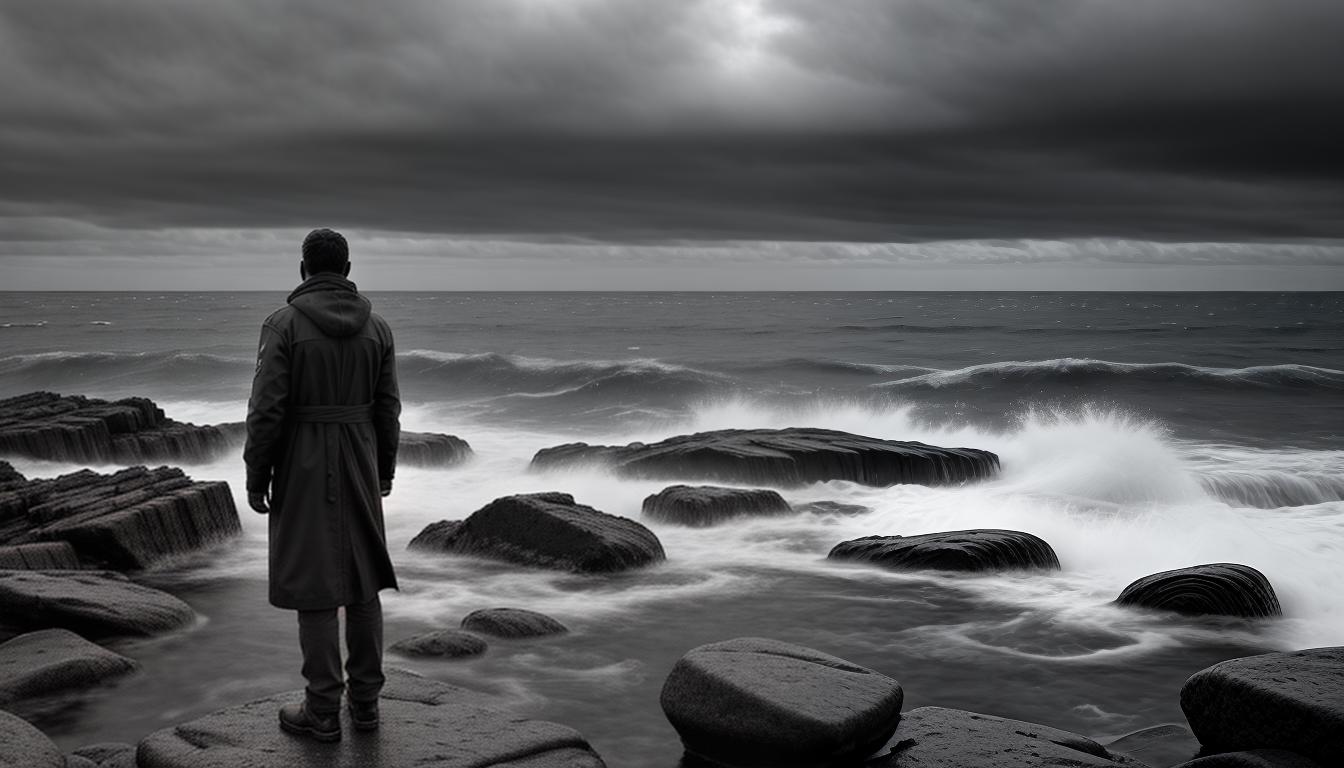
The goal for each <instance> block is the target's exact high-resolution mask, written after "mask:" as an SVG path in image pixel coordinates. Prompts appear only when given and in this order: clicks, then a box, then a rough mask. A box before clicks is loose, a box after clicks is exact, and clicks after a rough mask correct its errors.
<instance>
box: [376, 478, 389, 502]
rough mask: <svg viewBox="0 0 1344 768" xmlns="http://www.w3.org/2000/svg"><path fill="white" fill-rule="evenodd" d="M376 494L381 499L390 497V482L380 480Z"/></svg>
mask: <svg viewBox="0 0 1344 768" xmlns="http://www.w3.org/2000/svg"><path fill="white" fill-rule="evenodd" d="M378 493H379V494H381V495H382V497H383V498H387V497H388V496H391V495H392V481H391V480H380V481H379V482H378Z"/></svg>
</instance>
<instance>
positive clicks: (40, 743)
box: [0, 710, 66, 768]
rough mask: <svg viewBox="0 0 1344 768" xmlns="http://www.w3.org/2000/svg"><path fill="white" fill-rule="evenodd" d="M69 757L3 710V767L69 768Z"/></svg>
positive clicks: (0, 724)
mask: <svg viewBox="0 0 1344 768" xmlns="http://www.w3.org/2000/svg"><path fill="white" fill-rule="evenodd" d="M65 766H66V763H65V755H62V754H61V750H60V749H59V748H57V746H56V745H55V744H54V743H53V742H52V740H51V739H48V738H47V736H46V734H44V733H42V732H41V731H39V730H38V729H37V728H35V727H33V725H32V724H31V723H29V722H28V721H27V720H24V719H23V718H21V717H19V716H18V715H11V714H10V713H8V712H5V711H4V710H0V768H65Z"/></svg>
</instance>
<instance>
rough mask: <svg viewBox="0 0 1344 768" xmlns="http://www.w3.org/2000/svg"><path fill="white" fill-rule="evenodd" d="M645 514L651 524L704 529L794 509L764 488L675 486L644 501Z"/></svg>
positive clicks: (789, 513)
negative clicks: (655, 522) (729, 521)
mask: <svg viewBox="0 0 1344 768" xmlns="http://www.w3.org/2000/svg"><path fill="white" fill-rule="evenodd" d="M643 513H644V516H645V517H647V518H648V519H650V520H658V521H660V522H664V523H672V524H675V525H686V526H690V527H692V528H705V527H708V526H711V525H716V524H718V523H721V522H723V521H725V520H731V519H733V518H735V517H776V516H779V515H792V514H793V507H790V506H789V503H788V502H787V501H785V500H784V497H783V496H780V495H779V494H778V493H777V492H775V491H771V490H766V489H762V488H722V487H719V486H715V485H700V486H690V485H673V486H670V487H668V488H664V489H663V490H661V491H659V492H658V493H655V494H653V495H652V496H649V497H648V498H646V499H644V505H643Z"/></svg>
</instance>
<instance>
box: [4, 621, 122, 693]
mask: <svg viewBox="0 0 1344 768" xmlns="http://www.w3.org/2000/svg"><path fill="white" fill-rule="evenodd" d="M137 666H138V665H137V664H136V663H135V662H134V661H132V660H130V659H128V658H126V657H125V656H122V655H121V654H117V653H113V652H112V651H109V650H107V649H106V648H103V647H101V646H98V645H95V644H93V643H90V642H89V641H88V640H85V639H84V638H82V637H80V636H79V635H77V634H75V633H74V632H71V631H69V630H67V629H43V630H39V631H37V632H29V633H27V634H23V635H19V636H18V637H15V638H13V639H12V640H8V641H6V642H4V643H0V706H5V705H7V704H9V703H10V702H12V701H17V700H19V699H25V698H29V697H32V696H41V695H46V694H49V693H54V692H57V691H63V690H67V689H70V688H87V687H89V686H92V685H97V684H98V683H100V682H102V681H103V680H107V679H108V678H112V677H118V676H120V675H124V674H127V673H129V672H133V671H135V669H136V667H137Z"/></svg>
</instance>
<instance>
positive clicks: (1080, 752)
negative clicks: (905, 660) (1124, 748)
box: [865, 707, 1143, 768]
mask: <svg viewBox="0 0 1344 768" xmlns="http://www.w3.org/2000/svg"><path fill="white" fill-rule="evenodd" d="M865 765H867V766H869V768H1007V767H1008V766H1012V768H1037V767H1038V766H1039V767H1040V768H1046V766H1050V767H1052V768H1055V767H1058V768H1063V767H1064V766H1067V767H1068V768H1102V766H1120V765H1124V766H1133V767H1134V768H1143V766H1142V764H1140V763H1138V762H1137V761H1134V760H1132V759H1130V758H1127V757H1124V756H1122V755H1115V754H1111V753H1110V752H1109V751H1107V750H1106V748H1105V747H1103V746H1101V745H1100V744H1098V743H1097V742H1095V741H1093V740H1091V739H1089V738H1087V737H1085V736H1079V735H1078V734H1076V733H1070V732H1068V731H1064V730H1060V729H1058V728H1051V727H1050V726H1047V725H1040V724H1038V723H1028V722H1024V721H1022V720H1009V719H1007V718H1003V717H994V716H993V715H982V714H979V713H977V712H967V711H964V710H960V709H944V708H942V707H920V708H919V709H913V710H911V711H909V712H906V713H905V714H904V715H902V716H901V722H900V725H898V726H897V727H896V733H895V735H893V736H892V737H891V745H890V748H889V749H888V750H886V751H885V752H884V753H882V754H881V755H878V756H877V757H875V758H873V759H872V760H869V761H868V762H867V763H865Z"/></svg>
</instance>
